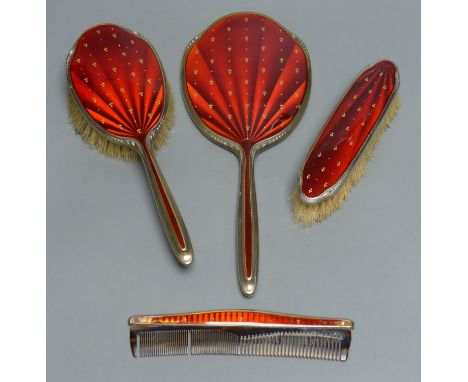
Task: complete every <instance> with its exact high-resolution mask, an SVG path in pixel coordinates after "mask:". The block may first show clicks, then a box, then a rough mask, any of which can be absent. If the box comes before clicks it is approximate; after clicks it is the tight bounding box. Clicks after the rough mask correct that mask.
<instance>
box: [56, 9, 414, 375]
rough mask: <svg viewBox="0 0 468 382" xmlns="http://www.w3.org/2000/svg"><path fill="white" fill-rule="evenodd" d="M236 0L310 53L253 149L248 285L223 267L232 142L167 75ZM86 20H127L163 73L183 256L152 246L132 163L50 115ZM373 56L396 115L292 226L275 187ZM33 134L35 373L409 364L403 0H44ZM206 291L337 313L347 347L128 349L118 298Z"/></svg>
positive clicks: (128, 309) (152, 224) (139, 301)
mask: <svg viewBox="0 0 468 382" xmlns="http://www.w3.org/2000/svg"><path fill="white" fill-rule="evenodd" d="M243 10H252V11H259V12H262V13H265V14H267V15H269V16H271V17H273V18H275V19H276V20H277V21H278V22H280V23H281V24H283V25H284V26H285V27H287V28H288V29H290V30H291V31H292V32H294V33H296V34H297V35H298V36H299V37H300V38H301V39H302V40H303V41H304V43H305V44H306V45H307V47H308V49H309V52H310V56H311V61H312V67H313V71H312V78H313V80H312V90H311V98H310V101H309V104H308V106H307V109H306V112H305V114H304V118H303V120H302V121H301V123H300V124H299V125H298V127H297V129H296V130H295V131H294V132H293V133H292V135H291V136H290V137H288V138H287V139H286V140H285V141H284V142H282V143H281V144H280V145H278V146H275V147H272V148H271V149H270V150H267V151H266V152H264V153H262V154H260V155H259V156H258V158H257V160H256V167H255V171H256V186H257V197H258V212H259V224H260V274H259V284H258V289H257V294H256V296H255V297H254V298H253V299H245V298H244V297H242V295H241V293H240V291H239V288H238V285H237V278H236V262H235V220H236V208H237V192H238V163H237V159H236V158H235V156H234V155H232V154H231V153H229V152H228V151H224V150H222V149H221V148H219V147H218V146H216V145H214V144H212V143H211V142H209V141H208V140H207V139H205V138H204V137H203V136H202V134H201V133H200V132H199V131H198V130H197V129H196V128H195V126H194V125H193V123H192V122H191V121H190V119H189V116H188V114H187V112H186V110H185V108H184V106H183V102H182V98H181V94H180V92H179V68H180V62H181V57H182V54H183V51H184V47H185V46H186V44H187V43H188V42H189V41H190V39H191V38H192V37H193V36H194V35H195V34H197V33H198V32H200V31H202V30H203V29H204V28H205V27H207V26H208V25H209V24H210V23H211V22H213V21H214V20H215V19H217V18H219V17H220V16H223V15H224V14H226V13H230V12H235V11H243ZM102 22H113V23H117V24H121V25H124V26H126V27H128V28H130V29H134V30H137V31H139V32H141V33H142V34H144V35H145V36H146V37H147V38H148V39H149V40H150V41H151V42H152V43H153V44H154V45H155V47H156V49H157V50H158V53H159V55H160V57H161V60H162V63H163V65H164V67H165V70H166V74H167V77H168V80H169V81H170V83H171V84H172V87H173V89H174V90H175V102H176V104H175V108H176V125H175V128H174V129H173V134H172V138H171V140H170V141H169V144H168V145H167V146H166V147H165V148H164V149H163V150H162V151H160V152H159V153H158V156H157V157H158V160H159V163H160V165H161V167H162V169H163V171H164V174H165V176H166V179H167V181H168V183H169V185H170V186H171V189H172V191H173V193H174V196H175V198H176V200H177V203H178V205H179V208H180V210H181V212H182V214H183V216H184V219H185V222H186V224H187V227H188V229H189V232H190V236H191V239H192V243H193V246H194V249H195V256H196V258H195V262H194V264H193V266H192V267H191V268H190V269H182V268H181V267H180V266H179V265H178V264H177V263H176V261H175V259H174V258H173V257H172V255H171V254H170V252H169V248H168V245H167V244H166V241H165V238H164V235H163V232H162V228H161V225H160V222H159V218H158V217H157V215H156V212H155V208H154V206H153V201H152V197H151V192H150V189H149V186H148V184H147V180H146V177H145V174H144V171H143V169H142V167H141V165H140V164H139V163H124V162H121V161H118V160H112V159H109V158H107V157H105V156H102V155H100V154H98V153H97V152H95V151H92V150H90V149H89V148H88V147H87V146H86V145H85V144H84V143H83V142H82V140H81V138H80V137H79V136H76V135H75V133H74V131H73V129H72V127H71V126H70V124H69V122H68V120H67V107H66V91H65V85H64V62H65V57H66V55H67V53H68V51H69V49H70V48H71V47H72V45H73V43H74V42H75V40H76V38H77V37H78V36H79V35H80V34H81V33H82V31H83V30H85V29H86V28H88V27H89V26H92V25H94V24H97V23H102ZM381 58H390V59H392V60H394V61H395V62H396V63H397V64H398V65H399V68H400V74H401V88H400V94H401V98H402V107H401V109H400V112H399V115H398V116H397V118H396V119H395V121H394V122H393V124H392V127H391V129H390V130H388V132H387V133H386V134H385V135H384V136H383V139H382V141H381V143H380V145H379V146H378V148H377V150H376V152H375V156H374V158H373V159H372V160H371V161H370V163H369V165H368V170H367V175H366V176H365V177H364V178H363V179H362V180H361V182H360V183H359V184H358V186H357V187H355V189H354V191H353V193H352V194H351V197H350V199H349V200H348V201H347V202H346V203H345V204H344V206H343V208H342V209H341V210H339V211H338V212H336V213H335V214H334V215H333V216H332V217H331V218H329V219H328V220H326V221H325V222H324V223H322V224H319V225H317V226H314V227H312V228H310V229H301V228H300V227H299V226H297V225H295V224H294V223H293V222H292V220H291V216H290V209H289V203H288V197H289V195H290V193H291V191H292V189H293V186H294V183H295V179H296V173H297V171H298V168H299V166H300V165H301V163H302V161H303V160H304V157H305V155H306V154H307V152H308V150H309V148H310V146H311V144H312V142H313V139H314V138H315V136H316V134H317V133H318V131H319V130H320V128H321V127H322V125H323V123H324V122H325V121H326V119H327V118H328V115H329V114H330V112H331V110H332V109H333V108H334V106H335V104H336V103H337V102H338V100H339V99H340V98H341V96H342V95H343V92H344V91H345V89H346V88H347V87H348V85H349V84H350V81H352V80H353V78H354V77H355V76H356V75H357V74H358V72H359V71H360V70H361V69H362V68H363V67H364V66H366V65H367V64H370V63H372V62H375V61H377V60H379V59H381ZM47 144H48V147H47V148H48V150H47V249H48V261H47V267H48V269H47V282H48V285H47V286H48V299H47V311H48V322H47V330H48V332H47V334H48V341H47V355H48V357H47V362H48V377H49V381H50V382H55V381H57V382H58V381H60V382H62V381H69V382H71V381H87V382H93V381H114V382H117V381H130V380H134V381H143V380H155V381H181V380H189V379H190V380H194V381H201V380H203V381H217V380H223V381H234V380H236V381H237V380H239V379H241V378H242V379H247V378H249V379H250V378H251V379H252V380H258V381H263V380H265V381H285V380H299V379H300V380H304V379H307V380H317V381H321V382H325V381H339V380H346V381H348V382H351V381H361V382H362V381H377V380H378V381H416V380H418V379H419V377H420V371H419V362H420V356H419V352H420V324H419V319H420V299H419V295H420V4H419V1H408V0H398V1H395V0H392V1H382V0H381V1H376V0H356V1H346V0H343V1H311V0H304V1H284V0H282V1H280V0H261V1H230V2H222V1H216V0H211V1H195V0H184V1H175V0H171V1H154V0H153V1H140V0H131V1H129V0H125V1H122V0H118V1H116V0H106V1H91V0H80V1H75V0H73V1H72V0H49V1H48V9H47ZM217 308H253V309H264V310H272V311H279V312H287V313H300V314H306V315H319V316H330V317H344V318H350V319H352V320H354V322H355V330H354V332H353V341H352V345H351V352H350V357H349V359H348V361H347V362H345V363H335V362H325V361H310V360H301V359H274V358H236V357H211V356H206V357H183V358H180V357H179V358H178V357H174V358H153V359H133V358H132V357H131V354H130V349H129V343H128V329H127V319H128V317H129V316H130V315H132V314H143V313H172V312H184V311H196V310H206V309H217Z"/></svg>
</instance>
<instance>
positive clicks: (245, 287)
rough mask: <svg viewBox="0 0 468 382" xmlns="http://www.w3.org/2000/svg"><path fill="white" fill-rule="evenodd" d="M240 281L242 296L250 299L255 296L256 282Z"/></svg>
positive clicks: (253, 280)
mask: <svg viewBox="0 0 468 382" xmlns="http://www.w3.org/2000/svg"><path fill="white" fill-rule="evenodd" d="M239 281H240V287H241V290H242V294H243V295H244V296H245V297H252V296H253V295H254V294H255V290H256V287H257V282H256V280H255V279H253V278H250V279H248V278H243V279H241V280H239Z"/></svg>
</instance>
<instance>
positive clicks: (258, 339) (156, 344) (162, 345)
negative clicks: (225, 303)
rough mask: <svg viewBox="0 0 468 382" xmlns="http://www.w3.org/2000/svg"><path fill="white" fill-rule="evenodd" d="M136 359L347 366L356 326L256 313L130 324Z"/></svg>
mask: <svg viewBox="0 0 468 382" xmlns="http://www.w3.org/2000/svg"><path fill="white" fill-rule="evenodd" d="M129 326H130V346H131V349H132V354H133V356H134V357H136V358H137V357H157V356H174V355H239V356H270V357H296V358H311V359H323V360H333V361H346V359H347V358H348V352H349V346H350V344H351V329H352V328H353V322H352V321H350V320H344V319H332V318H319V317H306V316H293V315H288V314H279V313H271V312H259V311H252V310H219V311H210V312H197V313H183V314H171V315H155V316H133V317H131V318H130V319H129Z"/></svg>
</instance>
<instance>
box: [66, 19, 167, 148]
mask: <svg viewBox="0 0 468 382" xmlns="http://www.w3.org/2000/svg"><path fill="white" fill-rule="evenodd" d="M69 75H70V80H71V85H72V86H73V89H74V90H75V93H76V95H77V96H78V99H79V101H80V103H81V105H82V106H83V107H84V109H85V110H86V111H87V112H88V114H89V115H90V116H91V118H92V119H94V121H95V122H96V123H97V124H98V125H99V126H100V127H102V128H103V129H104V130H106V131H107V132H109V133H111V134H113V135H115V136H118V137H125V138H139V139H142V138H144V136H146V134H147V133H148V132H149V130H150V129H151V128H152V127H153V126H154V125H155V124H156V123H157V122H158V120H159V119H160V118H161V113H162V111H163V108H164V97H165V90H164V79H163V74H162V69H161V66H160V63H159V61H158V58H157V56H156V54H155V52H154V50H153V49H152V47H151V46H150V45H149V44H148V43H147V42H146V41H145V40H144V39H142V38H141V37H138V36H137V35H136V34H135V33H131V32H129V31H127V30H126V29H123V28H121V27H119V26H117V25H112V24H104V25H97V26H95V27H93V28H91V29H88V30H87V31H86V32H84V33H83V34H82V35H81V36H80V38H79V39H78V42H77V44H76V47H75V50H74V53H73V55H72V56H71V58H70V61H69Z"/></svg>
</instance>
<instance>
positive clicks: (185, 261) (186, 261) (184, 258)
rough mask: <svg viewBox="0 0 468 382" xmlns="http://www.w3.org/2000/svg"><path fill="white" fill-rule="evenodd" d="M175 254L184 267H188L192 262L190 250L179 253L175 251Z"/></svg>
mask: <svg viewBox="0 0 468 382" xmlns="http://www.w3.org/2000/svg"><path fill="white" fill-rule="evenodd" d="M176 256H177V260H179V263H180V264H181V265H183V266H184V267H188V266H189V265H190V264H192V262H193V253H192V252H191V251H183V252H181V253H177V255H176Z"/></svg>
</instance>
